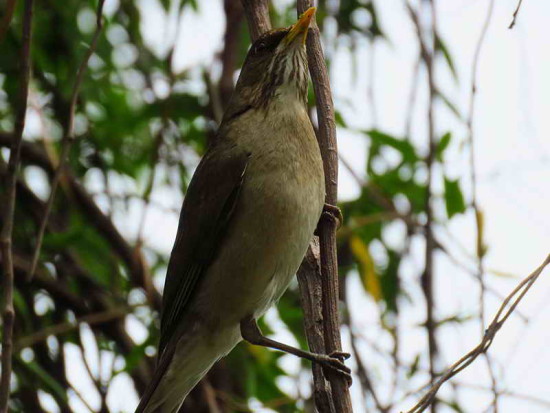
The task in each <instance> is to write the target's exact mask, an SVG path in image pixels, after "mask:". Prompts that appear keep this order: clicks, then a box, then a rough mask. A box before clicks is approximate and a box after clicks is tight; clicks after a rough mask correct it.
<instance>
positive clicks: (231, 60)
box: [219, 0, 243, 108]
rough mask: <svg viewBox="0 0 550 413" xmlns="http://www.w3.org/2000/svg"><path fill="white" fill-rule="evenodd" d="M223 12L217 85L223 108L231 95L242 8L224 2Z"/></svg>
mask: <svg viewBox="0 0 550 413" xmlns="http://www.w3.org/2000/svg"><path fill="white" fill-rule="evenodd" d="M223 7H224V10H225V15H226V21H227V25H226V28H225V34H224V36H223V40H224V41H223V50H222V52H221V56H220V60H221V62H222V74H221V77H220V83H219V92H220V98H221V103H222V106H223V107H224V108H225V107H227V104H228V103H229V99H230V98H231V94H232V93H233V75H234V74H235V69H236V68H237V64H238V63H237V56H238V53H237V50H238V47H239V40H240V33H241V25H242V20H243V7H242V5H241V4H240V3H239V2H236V1H234V0H225V1H224V5H223Z"/></svg>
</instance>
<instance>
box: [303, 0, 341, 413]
mask: <svg viewBox="0 0 550 413" xmlns="http://www.w3.org/2000/svg"><path fill="white" fill-rule="evenodd" d="M297 3H298V13H303V12H305V11H306V10H307V9H308V8H309V7H311V6H312V4H311V1H310V0H298V2H297ZM307 54H308V64H309V71H310V74H311V80H312V82H313V89H314V91H315V99H316V104H317V118H318V119H319V125H318V134H317V139H318V141H319V148H320V150H321V156H322V157H323V166H324V170H325V191H326V196H325V202H326V204H328V205H336V203H337V195H338V149H337V142H336V124H335V122H334V105H333V103H332V94H331V90H330V80H329V76H328V71H327V68H326V64H325V59H324V55H323V50H322V48H321V34H320V31H319V28H318V27H317V25H316V24H314V26H313V27H311V29H310V32H309V35H308V37H307ZM324 215H326V214H324ZM333 218H334V217H333ZM337 225H338V221H337V219H322V220H321V222H320V225H319V242H320V249H321V285H322V291H323V323H324V329H325V350H326V351H327V353H329V354H330V353H332V352H335V351H341V348H342V345H341V339H340V322H339V318H338V293H339V288H338V261H337V256H336V229H337ZM327 377H328V379H329V381H330V384H331V388H332V396H333V401H334V407H335V408H336V411H337V412H339V413H347V412H351V411H352V406H351V398H350V394H349V389H348V383H347V382H346V380H345V378H344V377H343V376H342V375H337V374H335V373H332V372H327Z"/></svg>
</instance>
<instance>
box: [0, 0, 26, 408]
mask: <svg viewBox="0 0 550 413" xmlns="http://www.w3.org/2000/svg"><path fill="white" fill-rule="evenodd" d="M32 13H33V1H32V0H25V3H24V9H23V35H22V47H21V68H20V70H21V80H20V85H19V95H18V107H17V113H16V115H15V130H14V134H13V140H12V144H11V151H10V159H9V161H8V170H7V178H6V193H5V202H4V208H3V214H2V231H1V232H0V250H1V252H2V269H3V273H4V277H3V286H2V287H3V294H2V295H3V296H2V302H3V306H4V308H3V312H2V322H3V334H2V376H1V379H0V412H2V413H3V412H7V410H8V400H9V393H10V380H11V369H12V352H13V325H14V321H15V311H14V308H13V282H14V269H13V255H12V252H13V251H12V244H11V243H12V233H13V216H14V212H15V197H16V188H17V169H18V166H19V157H20V154H21V141H22V140H23V129H25V119H26V115H27V99H28V95H29V80H30V77H31V57H30V51H31V39H32Z"/></svg>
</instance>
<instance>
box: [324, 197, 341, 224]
mask: <svg viewBox="0 0 550 413" xmlns="http://www.w3.org/2000/svg"><path fill="white" fill-rule="evenodd" d="M321 216H323V217H326V218H329V219H332V220H334V221H335V222H336V227H337V228H340V227H341V226H342V223H343V222H344V217H343V215H342V210H341V209H340V208H338V206H336V205H331V204H327V203H325V205H324V206H323V214H322V215H321Z"/></svg>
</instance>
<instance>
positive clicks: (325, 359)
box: [316, 351, 352, 387]
mask: <svg viewBox="0 0 550 413" xmlns="http://www.w3.org/2000/svg"><path fill="white" fill-rule="evenodd" d="M346 355H347V356H349V354H348V353H344V352H341V351H335V352H332V353H331V354H330V355H324V354H323V355H321V354H320V355H319V358H318V359H317V360H316V362H317V363H319V365H321V366H322V367H323V368H326V369H329V370H331V371H333V372H335V373H338V374H340V375H342V376H344V378H345V379H346V382H347V383H348V387H349V386H351V383H352V378H351V369H350V368H349V367H348V366H346V365H345V364H344V362H343V361H342V360H340V357H342V358H344V357H345V356H346Z"/></svg>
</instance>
